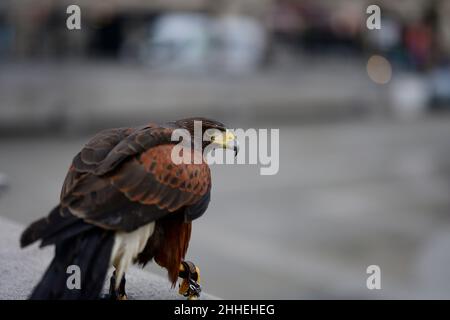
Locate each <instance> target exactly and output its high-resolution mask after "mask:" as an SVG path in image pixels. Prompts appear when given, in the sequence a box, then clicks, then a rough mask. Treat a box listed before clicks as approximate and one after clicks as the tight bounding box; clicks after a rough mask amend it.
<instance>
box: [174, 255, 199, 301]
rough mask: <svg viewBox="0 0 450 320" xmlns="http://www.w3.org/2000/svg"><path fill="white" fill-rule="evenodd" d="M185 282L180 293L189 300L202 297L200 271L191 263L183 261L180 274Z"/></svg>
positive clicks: (181, 285) (182, 283)
mask: <svg viewBox="0 0 450 320" xmlns="http://www.w3.org/2000/svg"><path fill="white" fill-rule="evenodd" d="M178 276H179V277H180V278H182V279H183V281H182V282H181V284H180V289H179V291H178V292H179V293H180V294H181V295H183V296H185V297H187V298H188V299H189V300H193V299H197V298H198V297H200V292H201V291H202V288H201V287H200V269H199V268H198V267H197V266H196V265H195V264H193V263H192V262H190V261H183V262H182V263H181V264H180V272H179V274H178Z"/></svg>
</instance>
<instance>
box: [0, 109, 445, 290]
mask: <svg viewBox="0 0 450 320" xmlns="http://www.w3.org/2000/svg"><path fill="white" fill-rule="evenodd" d="M280 135H281V150H280V152H281V157H280V160H281V164H280V172H279V174H278V175H276V176H260V175H259V174H258V168H257V167H256V166H216V167H214V168H213V179H214V189H213V197H212V204H211V206H210V208H209V211H208V212H207V214H206V215H205V216H204V217H203V218H202V219H200V220H199V221H196V223H195V224H194V228H193V229H194V230H193V238H192V241H191V247H190V251H189V254H188V255H189V258H190V259H191V260H193V261H195V262H197V263H198V264H199V265H200V267H201V268H202V272H203V280H204V288H205V290H207V291H208V292H210V293H212V294H214V295H217V296H219V297H223V298H350V297H353V298H354V297H356V298H409V297H410V298H419V297H422V298H427V297H447V298H449V297H450V276H449V275H448V272H447V270H446V269H447V268H446V266H448V263H447V262H449V261H450V239H449V235H450V214H449V209H450V197H449V194H450V193H449V191H450V183H449V181H450V180H449V178H450V157H449V156H450V139H449V138H450V119H449V118H448V117H442V118H433V119H427V120H423V121H417V122H410V123H397V122H388V123H386V122H383V123H382V122H379V121H374V122H365V123H341V124H335V125H316V126H303V127H294V126H286V127H282V128H281V131H280ZM85 140H86V138H76V139H66V138H63V137H59V138H51V139H50V138H47V139H42V138H35V139H33V138H27V139H24V138H22V139H4V140H0V150H1V156H0V172H3V173H6V174H7V176H8V179H9V181H10V184H11V185H10V188H9V190H8V191H7V192H6V193H5V194H4V195H3V196H2V197H1V198H0V214H1V215H2V216H6V217H8V218H11V219H13V220H16V221H19V222H22V223H26V222H30V221H31V220H33V219H35V218H37V217H39V216H41V215H43V214H45V213H46V212H48V211H49V210H50V209H51V207H52V206H53V205H54V204H55V203H56V201H57V198H58V194H59V188H60V186H61V183H62V180H63V178H64V173H65V170H66V169H67V167H68V165H69V162H70V160H71V158H72V157H73V155H74V154H75V153H76V151H77V150H78V149H79V148H80V146H81V145H82V144H83V142H84V141H85ZM372 264H376V265H379V266H380V267H381V271H382V281H381V285H382V290H379V291H376V290H375V291H369V290H367V288H366V278H367V275H366V268H367V266H368V265H372ZM150 270H153V271H155V272H161V271H160V270H159V268H158V267H156V266H151V267H150Z"/></svg>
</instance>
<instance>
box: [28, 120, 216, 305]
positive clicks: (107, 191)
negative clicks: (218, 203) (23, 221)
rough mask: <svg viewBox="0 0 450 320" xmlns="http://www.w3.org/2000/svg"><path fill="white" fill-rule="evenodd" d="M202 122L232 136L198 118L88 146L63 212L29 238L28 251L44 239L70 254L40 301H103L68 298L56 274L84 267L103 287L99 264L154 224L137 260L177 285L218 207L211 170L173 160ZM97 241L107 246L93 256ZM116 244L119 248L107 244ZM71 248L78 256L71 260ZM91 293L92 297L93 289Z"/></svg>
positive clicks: (72, 172) (119, 132) (67, 186)
mask: <svg viewBox="0 0 450 320" xmlns="http://www.w3.org/2000/svg"><path fill="white" fill-rule="evenodd" d="M194 120H200V121H202V126H203V127H202V129H203V131H206V130H207V129H211V128H213V129H218V130H220V131H222V132H224V131H225V127H224V125H223V124H221V123H219V122H216V121H211V120H207V119H202V118H197V119H194V118H192V119H183V120H179V121H175V122H169V123H166V124H164V125H157V124H155V123H151V124H148V125H145V126H141V127H137V128H116V129H109V130H104V131H102V132H100V133H98V134H97V135H96V136H94V138H92V139H91V140H90V141H89V142H88V143H87V144H86V145H85V147H84V148H83V149H82V150H81V151H80V152H79V153H78V154H77V155H76V156H75V158H74V159H73V162H72V164H71V166H70V168H69V171H68V173H67V176H66V179H65V181H64V184H63V187H62V190H61V196H60V203H59V205H58V206H57V207H56V208H55V209H54V210H53V211H52V212H51V213H50V214H49V216H48V217H46V218H43V219H41V220H38V221H37V222H35V223H33V224H32V225H30V226H29V227H28V228H27V229H26V230H25V231H24V233H23V235H22V238H21V244H22V246H26V245H28V244H30V243H32V242H34V241H37V240H39V239H40V240H42V242H41V245H48V244H55V245H56V248H57V250H56V252H57V253H58V252H59V250H58V248H61V247H64V248H66V250H69V252H65V253H64V252H62V253H60V255H61V256H58V255H57V254H56V255H55V258H54V260H53V262H52V264H51V265H50V267H49V269H48V271H47V273H46V274H45V275H44V277H43V279H42V280H41V283H40V284H39V285H38V286H37V288H36V289H35V293H34V294H33V295H32V298H67V297H69V298H87V297H94V296H96V295H97V296H98V294H99V292H95V293H92V292H82V293H78V295H77V294H76V293H71V292H67V290H65V288H63V285H62V284H61V283H62V282H63V278H64V275H60V274H57V275H54V273H55V272H56V271H55V270H62V269H64V267H65V265H61V264H64V263H72V262H73V261H74V260H77V259H78V260H80V261H82V262H83V263H84V264H86V269H88V270H89V272H91V273H95V274H97V278H98V280H97V281H101V282H103V281H104V278H105V275H106V271H107V270H105V265H106V264H105V263H102V264H101V265H102V267H101V269H98V268H97V267H96V266H97V265H100V264H99V263H98V262H97V261H96V260H95V259H96V256H100V257H102V259H111V254H112V253H111V252H112V251H113V245H114V243H115V241H114V235H115V234H116V233H117V232H119V233H121V234H124V233H125V234H127V233H131V232H134V231H136V230H138V229H139V228H141V227H143V226H146V225H148V224H149V223H154V228H153V229H152V230H153V232H152V235H151V236H150V237H149V238H148V240H147V243H146V244H145V248H144V249H143V250H142V251H141V252H140V253H139V255H138V256H137V257H135V260H137V261H138V262H140V263H141V264H144V265H145V264H146V263H147V262H149V261H150V260H152V259H153V258H154V259H155V261H156V262H157V263H158V264H159V265H161V266H163V267H165V268H166V269H167V270H168V276H169V279H170V281H171V282H172V284H175V282H176V280H177V276H178V270H179V265H180V263H181V261H182V260H183V259H184V257H185V255H186V252H187V248H188V244H189V239H190V234H191V221H192V220H194V219H196V218H198V217H200V216H201V215H202V214H203V213H204V212H205V211H206V209H207V207H208V203H209V199H210V190H211V176H210V170H209V167H208V165H207V164H206V163H204V162H202V163H200V164H178V165H176V164H174V163H173V162H172V160H171V152H172V148H173V147H174V145H175V144H176V143H178V142H172V141H171V135H172V132H173V130H175V129H178V128H183V129H187V130H188V131H190V132H191V135H192V136H193V128H194V126H193V123H194ZM205 146H206V145H205V144H203V145H202V147H205ZM193 152H202V150H193ZM91 233H92V234H101V235H103V236H101V239H103V240H102V241H104V243H106V245H105V246H102V247H101V248H99V249H98V251H97V252H92V253H90V252H89V250H87V248H88V247H90V246H92V244H91V243H90V242H89V241H91V240H90V235H91ZM108 238H111V239H112V240H110V241H107V240H105V239H108ZM80 239H82V240H80ZM80 241H81V242H80ZM75 243H80V246H81V247H77V246H75ZM86 246H88V247H86ZM71 248H77V250H78V251H76V252H71V251H70V250H71ZM68 256H71V257H72V259H67V257H68ZM82 271H83V270H82ZM55 286H60V287H57V288H55ZM61 286H62V288H61ZM98 288H101V286H100V285H98V284H96V286H95V290H97V291H98V290H99V289H98ZM85 290H90V289H89V286H88V288H87V289H85ZM92 290H94V289H92ZM92 290H91V291H92Z"/></svg>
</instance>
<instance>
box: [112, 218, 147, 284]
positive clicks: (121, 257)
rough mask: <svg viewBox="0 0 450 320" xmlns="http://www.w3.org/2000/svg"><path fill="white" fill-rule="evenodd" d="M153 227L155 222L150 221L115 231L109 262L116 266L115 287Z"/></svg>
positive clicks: (144, 243) (145, 241) (139, 251)
mask: <svg viewBox="0 0 450 320" xmlns="http://www.w3.org/2000/svg"><path fill="white" fill-rule="evenodd" d="M154 229H155V223H154V222H151V223H148V224H146V225H144V226H142V227H140V228H139V229H136V230H134V231H132V232H116V235H115V238H114V246H113V249H112V254H111V264H112V265H113V266H114V267H115V268H116V289H117V288H118V287H119V284H120V280H122V277H123V274H124V273H125V272H127V270H128V267H129V266H130V265H131V264H132V263H133V261H134V260H135V259H136V257H137V256H138V255H139V253H141V251H142V250H144V248H145V245H146V243H147V240H148V238H150V237H151V235H152V234H153V231H154Z"/></svg>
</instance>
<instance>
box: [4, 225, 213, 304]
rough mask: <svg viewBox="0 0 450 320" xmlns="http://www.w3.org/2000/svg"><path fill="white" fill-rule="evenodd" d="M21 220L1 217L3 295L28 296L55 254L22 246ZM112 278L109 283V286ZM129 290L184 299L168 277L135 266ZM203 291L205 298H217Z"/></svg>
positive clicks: (141, 296) (143, 296) (133, 295)
mask: <svg viewBox="0 0 450 320" xmlns="http://www.w3.org/2000/svg"><path fill="white" fill-rule="evenodd" d="M22 229H23V227H22V226H21V225H20V224H17V223H14V222H11V221H9V220H6V219H3V218H0V243H1V246H0V261H1V263H0V287H1V290H0V299H1V300H16V299H26V298H27V297H28V295H29V294H30V292H31V290H32V289H33V287H34V286H35V284H36V283H37V282H38V281H39V279H40V277H41V275H42V273H43V272H44V271H45V269H46V268H47V265H48V263H49V261H50V259H51V257H52V253H53V247H47V248H44V249H39V248H38V246H37V245H33V246H31V247H29V248H26V249H20V247H19V237H20V232H21V231H22ZM107 285H108V281H106V283H105V289H106V287H107ZM127 293H128V296H129V298H130V299H134V300H156V299H184V298H183V297H182V296H180V295H179V294H178V293H177V289H171V287H170V284H169V282H168V281H167V280H165V279H164V278H162V277H160V276H158V275H155V274H152V273H150V272H148V271H145V270H142V269H138V268H136V267H133V268H132V269H131V270H130V272H129V273H127ZM214 298H215V297H212V296H210V295H208V294H204V293H203V294H202V299H214Z"/></svg>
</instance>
